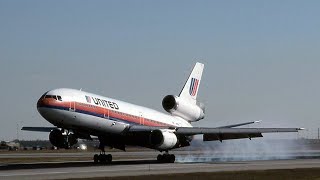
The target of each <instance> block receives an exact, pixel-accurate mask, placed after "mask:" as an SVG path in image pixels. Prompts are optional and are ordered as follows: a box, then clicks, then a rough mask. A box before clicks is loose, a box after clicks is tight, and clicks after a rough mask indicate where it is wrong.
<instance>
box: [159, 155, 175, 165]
mask: <svg viewBox="0 0 320 180" xmlns="http://www.w3.org/2000/svg"><path fill="white" fill-rule="evenodd" d="M175 160H176V157H175V155H174V154H168V153H165V154H159V155H158V157H157V161H158V162H160V163H174V161H175Z"/></svg>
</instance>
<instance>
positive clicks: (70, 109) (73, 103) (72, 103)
mask: <svg viewBox="0 0 320 180" xmlns="http://www.w3.org/2000/svg"><path fill="white" fill-rule="evenodd" d="M69 104H70V107H69V111H73V112H74V111H76V101H75V98H74V96H71V97H70V103H69Z"/></svg>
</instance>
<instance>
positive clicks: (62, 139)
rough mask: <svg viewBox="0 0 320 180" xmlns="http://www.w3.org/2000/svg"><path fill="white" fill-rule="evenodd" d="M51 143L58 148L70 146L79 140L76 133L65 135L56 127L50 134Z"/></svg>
mask: <svg viewBox="0 0 320 180" xmlns="http://www.w3.org/2000/svg"><path fill="white" fill-rule="evenodd" d="M49 140H50V143H51V144H52V145H54V146H56V147H58V148H69V146H73V145H75V144H76V143H77V142H78V139H77V137H76V136H75V135H74V134H69V136H67V135H64V134H63V133H62V131H60V130H58V129H55V130H53V131H51V132H50V134H49Z"/></svg>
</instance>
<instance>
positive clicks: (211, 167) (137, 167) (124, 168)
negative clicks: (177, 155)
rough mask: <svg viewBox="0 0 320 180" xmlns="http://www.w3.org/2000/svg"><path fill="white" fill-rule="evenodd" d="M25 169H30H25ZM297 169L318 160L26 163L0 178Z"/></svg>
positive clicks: (318, 164)
mask: <svg viewBox="0 0 320 180" xmlns="http://www.w3.org/2000/svg"><path fill="white" fill-rule="evenodd" d="M49 164H50V163H49ZM76 164H77V165H76ZM28 166H29V169H28V168H26V167H28ZM32 166H34V167H32ZM296 168H320V159H298V160H269V161H267V160H266V161H235V162H212V163H174V164H158V163H156V161H154V160H128V161H125V160H122V161H115V162H113V163H112V164H110V165H94V164H93V163H91V162H78V163H76V162H73V163H65V164H63V163H56V164H54V163H51V166H50V165H49V166H48V164H40V165H32V164H25V165H22V166H21V169H19V168H18V169H14V168H13V169H7V170H5V169H3V170H0V179H68V178H92V177H115V176H140V175H152V174H170V173H194V172H220V171H246V170H270V169H296Z"/></svg>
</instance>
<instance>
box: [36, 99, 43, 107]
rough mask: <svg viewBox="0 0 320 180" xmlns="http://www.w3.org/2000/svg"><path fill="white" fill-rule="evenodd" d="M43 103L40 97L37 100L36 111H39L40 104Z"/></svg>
mask: <svg viewBox="0 0 320 180" xmlns="http://www.w3.org/2000/svg"><path fill="white" fill-rule="evenodd" d="M42 103H43V98H42V97H41V98H40V99H38V102H37V109H38V110H39V107H41V104H42Z"/></svg>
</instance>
